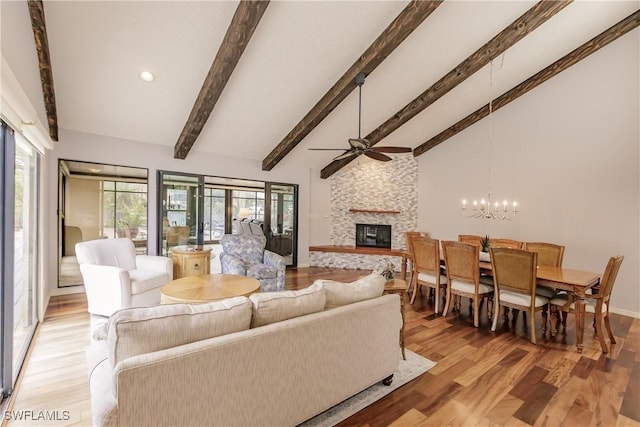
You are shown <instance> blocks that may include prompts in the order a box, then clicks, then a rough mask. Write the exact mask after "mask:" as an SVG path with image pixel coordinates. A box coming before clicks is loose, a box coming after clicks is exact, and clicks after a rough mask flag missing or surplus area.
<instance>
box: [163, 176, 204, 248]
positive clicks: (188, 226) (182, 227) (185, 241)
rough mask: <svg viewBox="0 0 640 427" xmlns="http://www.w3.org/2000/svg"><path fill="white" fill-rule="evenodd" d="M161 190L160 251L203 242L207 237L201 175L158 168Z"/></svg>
mask: <svg viewBox="0 0 640 427" xmlns="http://www.w3.org/2000/svg"><path fill="white" fill-rule="evenodd" d="M158 182H159V183H160V185H159V186H158V188H159V190H160V195H159V196H160V197H158V199H159V200H160V205H159V215H160V220H159V221H158V225H159V228H160V230H159V231H160V232H161V233H160V234H159V235H160V236H162V238H161V239H158V241H159V245H160V248H159V249H160V251H159V253H160V254H162V255H165V256H167V255H169V251H170V249H171V248H172V247H174V246H182V245H202V244H203V241H204V224H203V207H204V198H203V193H204V191H203V189H204V180H203V177H202V176H199V175H190V174H180V173H173V172H171V173H169V172H164V171H158Z"/></svg>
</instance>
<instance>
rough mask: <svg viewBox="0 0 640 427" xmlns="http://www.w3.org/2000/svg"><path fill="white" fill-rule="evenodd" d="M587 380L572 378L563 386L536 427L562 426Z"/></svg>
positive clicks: (536, 423) (540, 417) (541, 415)
mask: <svg viewBox="0 0 640 427" xmlns="http://www.w3.org/2000/svg"><path fill="white" fill-rule="evenodd" d="M584 383H585V380H583V379H582V378H578V377H571V378H569V381H567V382H566V383H564V384H563V385H562V388H560V389H559V391H558V393H556V395H555V396H554V397H553V398H552V399H551V402H549V404H548V405H547V407H546V408H545V410H544V411H543V412H542V414H540V416H539V417H538V419H537V420H536V422H535V424H534V426H535V427H557V426H561V425H562V423H563V421H564V417H565V416H566V414H567V413H568V412H569V411H570V410H571V407H572V406H573V404H574V402H575V400H576V397H577V396H578V393H579V392H580V389H582V387H584Z"/></svg>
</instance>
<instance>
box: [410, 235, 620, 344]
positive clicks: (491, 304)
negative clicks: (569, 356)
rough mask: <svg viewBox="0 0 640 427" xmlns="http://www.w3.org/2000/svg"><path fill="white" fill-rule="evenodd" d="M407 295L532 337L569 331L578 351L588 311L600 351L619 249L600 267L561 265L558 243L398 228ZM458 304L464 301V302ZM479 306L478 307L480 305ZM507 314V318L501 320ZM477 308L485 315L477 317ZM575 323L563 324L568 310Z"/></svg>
mask: <svg viewBox="0 0 640 427" xmlns="http://www.w3.org/2000/svg"><path fill="white" fill-rule="evenodd" d="M406 239H407V248H408V250H407V252H408V255H407V258H408V260H409V261H410V267H409V268H408V272H409V273H410V278H409V280H408V283H409V285H408V290H407V292H408V293H409V298H410V299H409V302H410V304H412V305H413V304H414V303H415V302H416V299H418V298H420V299H422V300H423V301H426V303H428V304H432V307H433V311H434V314H435V315H436V316H443V317H447V316H449V317H450V316H452V315H455V316H459V317H461V318H466V316H467V310H466V309H465V307H463V302H465V303H467V302H468V319H466V322H467V323H470V324H471V325H472V326H473V327H475V328H486V326H485V325H489V328H490V331H491V332H496V330H497V328H498V325H499V323H500V322H501V321H502V322H503V323H502V325H503V328H504V327H505V326H506V327H509V325H511V328H513V329H515V325H516V324H517V323H518V322H519V321H520V319H522V322H523V323H522V328H523V329H524V331H525V334H526V336H527V337H528V339H529V341H530V342H531V343H532V344H538V342H539V341H540V340H539V338H541V335H542V336H543V337H544V341H545V342H548V341H549V340H554V339H555V337H556V336H557V335H558V334H563V335H566V334H571V333H573V331H574V330H575V345H576V351H577V352H578V353H582V352H583V348H584V336H585V329H586V327H585V326H586V325H587V323H586V322H587V318H591V317H592V318H593V329H594V334H595V335H594V340H596V339H597V341H598V342H599V345H600V349H601V351H602V353H610V352H611V346H612V345H614V344H615V343H616V340H615V337H614V334H613V332H612V328H611V324H610V319H609V304H610V298H611V293H612V290H613V286H614V284H615V281H616V278H617V275H618V271H619V270H620V267H621V265H622V262H623V260H624V256H622V255H614V256H611V257H610V258H609V259H608V260H603V263H604V264H605V267H604V269H603V270H602V271H601V272H598V271H597V270H596V269H593V270H595V271H587V270H583V269H582V268H571V267H569V266H565V265H564V264H563V261H564V254H565V247H564V246H563V245H561V244H557V243H552V242H536V241H520V240H514V239H509V238H490V237H489V236H480V235H470V234H459V235H458V238H457V240H455V241H454V240H438V239H434V238H432V237H430V236H429V235H428V233H425V232H418V231H411V232H407V233H406ZM465 305H466V304H465ZM484 306H486V311H485V310H484V308H483V307H484ZM509 314H510V315H511V320H509ZM481 315H486V321H485V319H482V318H481ZM570 315H571V316H573V317H574V319H573V320H574V322H575V328H568V327H567V319H568V317H569V316H570Z"/></svg>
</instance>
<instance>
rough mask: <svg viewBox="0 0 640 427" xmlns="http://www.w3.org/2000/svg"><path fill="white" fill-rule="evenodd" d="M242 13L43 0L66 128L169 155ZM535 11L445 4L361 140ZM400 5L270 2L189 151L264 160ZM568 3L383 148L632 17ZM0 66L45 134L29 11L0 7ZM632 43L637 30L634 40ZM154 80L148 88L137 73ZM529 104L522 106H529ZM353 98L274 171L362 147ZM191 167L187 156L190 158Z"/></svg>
mask: <svg viewBox="0 0 640 427" xmlns="http://www.w3.org/2000/svg"><path fill="white" fill-rule="evenodd" d="M237 4H238V2H237V1H195V2H189V1H139V2H127V1H105V2H99V1H45V15H46V23H47V31H48V38H49V44H50V53H51V61H52V68H53V76H54V82H55V92H56V100H57V110H58V123H59V127H60V128H62V129H69V130H75V131H81V132H86V133H90V134H97V135H104V136H111V137H117V138H124V139H130V140H136V141H142V142H148V143H154V144H161V145H166V146H173V145H175V143H176V141H177V139H178V136H179V135H180V132H181V131H182V128H183V126H184V124H185V122H186V120H187V117H188V116H189V113H190V111H191V108H192V106H193V103H194V101H195V99H196V96H197V94H198V92H199V90H200V88H201V86H202V83H203V81H204V78H205V76H206V74H207V72H208V70H209V67H210V66H211V63H212V61H213V58H214V57H215V54H216V52H217V49H218V47H219V45H220V43H221V41H222V38H223V37H224V34H225V31H226V29H227V27H228V25H229V22H230V21H231V18H232V16H233V13H234V12H235V9H236V7H237ZM533 4H535V2H533V1H493V2H486V1H455V0H446V1H445V2H444V3H443V4H442V5H441V6H440V7H439V8H438V9H437V10H436V11H435V12H434V13H433V14H432V15H431V16H430V17H428V18H427V19H426V20H425V21H424V22H423V23H422V25H421V26H420V27H418V28H417V29H416V30H415V31H414V32H413V33H412V34H411V35H410V36H409V37H408V38H407V39H406V40H405V41H404V43H403V44H401V45H400V46H399V47H398V48H397V49H396V50H395V51H394V52H393V53H392V54H391V55H390V56H389V57H388V58H387V59H386V60H385V61H384V62H383V63H382V64H381V65H380V66H379V67H378V68H377V69H376V70H375V71H374V72H373V73H372V74H371V75H369V76H368V77H367V81H366V83H365V85H364V86H363V124H362V131H363V135H366V134H367V133H369V132H370V131H371V130H373V129H374V128H376V127H377V126H379V125H380V124H382V123H383V122H384V121H385V120H386V119H388V118H389V117H391V116H392V115H393V114H394V113H396V112H397V111H398V110H399V109H401V108H402V107H403V106H404V105H406V104H407V103H408V102H410V101H412V100H413V99H414V98H415V97H416V96H417V95H419V94H420V93H421V92H423V91H424V90H425V89H427V88H428V87H429V86H430V85H431V84H433V83H434V82H435V81H437V80H438V79H439V78H441V77H442V76H443V75H444V74H446V73H447V72H448V71H449V70H451V69H452V68H453V67H455V66H456V65H457V64H459V63H460V62H462V61H463V60H464V59H465V58H466V57H467V56H468V55H470V54H471V53H473V52H474V51H475V50H476V49H478V48H479V47H480V46H482V45H483V44H484V43H486V42H487V41H488V40H489V39H490V38H492V37H493V36H494V35H496V34H497V33H499V32H500V31H501V30H502V29H504V28H505V27H506V26H507V25H508V24H509V23H511V22H512V21H514V20H515V19H516V18H517V17H519V16H520V15H521V14H523V13H524V12H526V11H527V10H528V9H529V8H530V7H531V6H532V5H533ZM405 5H406V2H405V1H366V0H365V1H350V2H347V1H272V2H271V4H270V5H269V6H268V8H267V10H266V13H265V14H264V16H263V18H262V20H261V21H260V24H259V25H258V28H257V29H256V31H255V33H254V35H253V37H252V39H251V41H250V43H249V45H248V47H247V49H246V50H245V52H244V55H243V57H242V58H241V60H240V62H239V63H238V66H237V67H236V70H235V72H234V73H233V75H232V76H231V79H230V80H229V82H228V84H227V86H226V88H225V89H224V91H223V93H222V96H221V97H220V99H219V101H218V103H217V105H216V107H215V109H214V111H213V113H212V115H211V117H210V118H209V121H208V122H207V124H206V126H205V127H204V129H203V131H202V133H201V135H200V137H199V138H198V140H197V141H196V143H195V145H194V147H193V149H192V151H191V153H190V156H193V155H194V153H195V152H197V151H202V152H209V153H222V154H225V155H228V156H235V157H241V158H249V159H255V160H262V159H263V158H264V157H265V156H266V155H267V154H268V153H269V152H270V151H271V150H272V149H273V148H274V147H275V146H276V144H277V143H279V142H280V141H281V140H282V138H283V137H284V136H285V135H286V134H287V133H288V132H289V131H290V130H291V129H292V128H293V126H294V125H296V124H297V123H298V121H299V120H300V119H301V118H302V117H303V116H304V115H305V114H306V113H307V112H308V111H309V110H310V109H311V107H313V105H314V104H315V103H316V102H317V101H318V100H319V99H320V98H321V97H322V96H323V95H324V94H325V92H326V91H327V90H328V89H329V88H330V87H331V86H332V85H333V84H334V83H335V82H336V81H337V79H338V78H339V77H340V76H341V75H342V74H343V73H344V72H345V71H346V70H347V69H348V68H349V67H350V66H351V65H352V64H353V63H354V62H355V60H356V59H357V58H358V57H359V56H360V55H361V54H362V53H363V52H364V51H365V50H366V48H367V47H368V46H369V45H370V44H371V42H372V41H373V40H374V39H375V38H376V37H377V36H378V35H379V34H380V33H381V32H382V31H383V30H384V29H385V27H386V26H387V25H388V24H389V23H390V22H391V21H392V20H393V19H394V18H395V17H396V16H397V15H398V14H399V13H400V11H401V10H402V9H403V8H404V7H405ZM638 6H639V2H638V1H620V2H616V1H575V2H574V3H572V4H571V5H569V6H568V7H566V8H565V9H564V10H562V11H561V12H560V13H558V14H557V15H556V16H555V17H553V18H552V19H551V20H550V21H548V22H547V23H545V24H543V25H542V26H541V27H540V28H538V29H537V30H535V31H534V32H533V33H532V34H530V35H528V36H527V37H525V38H524V39H523V40H522V41H520V42H519V43H517V44H516V45H515V46H513V47H512V48H511V49H509V50H508V51H507V52H506V54H505V55H504V56H503V57H500V58H498V59H497V60H496V61H494V65H493V83H492V85H491V86H490V84H489V66H486V67H484V68H483V69H482V70H480V71H479V72H478V73H476V75H474V76H472V77H471V78H469V79H468V80H467V81H465V82H464V83H463V84H461V85H459V86H458V87H457V88H456V89H454V90H452V91H451V92H450V93H449V94H447V95H446V96H444V97H443V98H441V99H440V100H439V101H437V102H436V103H435V104H433V105H432V106H431V107H429V108H427V109H426V110H425V111H423V112H422V113H420V114H419V115H418V116H416V117H415V118H414V119H412V120H411V121H409V122H408V123H407V124H406V125H404V126H403V127H402V128H400V129H399V130H397V131H396V132H394V133H392V134H391V135H390V136H389V137H387V138H386V139H385V140H384V141H383V142H382V143H381V145H401V146H408V147H412V148H415V147H416V146H417V145H419V144H421V143H423V142H425V141H426V140H428V139H429V138H431V137H432V136H434V135H436V134H437V133H439V132H441V131H442V130H444V129H446V128H448V127H449V126H451V125H452V124H454V123H455V122H456V121H458V120H460V119H461V118H463V117H464V116H466V115H467V114H469V113H470V112H472V111H474V110H476V109H477V108H479V107H480V106H482V105H483V104H485V103H487V101H488V100H489V97H490V96H491V97H494V98H495V97H496V96H498V95H500V94H502V93H503V92H505V91H506V90H508V89H510V88H511V87H513V86H515V85H516V84H518V83H520V82H521V81H523V80H525V79H527V78H528V77H530V76H531V75H532V74H534V73H536V72H537V71H539V70H541V69H542V68H544V67H546V66H547V65H549V64H551V63H552V62H554V61H555V60H557V59H559V58H560V57H562V56H563V55H565V54H567V53H568V52H570V51H571V50H573V49H575V48H576V47H578V46H579V45H581V44H582V43H584V42H586V41H587V40H589V39H590V38H592V37H594V36H596V35H597V34H599V33H600V32H602V31H604V30H606V29H607V28H609V27H610V26H612V25H614V24H615V23H616V22H618V21H619V20H621V19H623V18H624V17H626V16H628V15H629V14H631V13H633V12H634V11H635V10H637V9H638ZM0 13H1V15H2V16H1V19H2V33H1V36H2V55H3V57H4V58H5V59H6V60H7V62H8V63H9V64H10V66H11V68H12V70H13V72H14V74H15V75H16V76H18V79H19V80H20V83H21V84H22V85H23V87H24V89H25V92H26V93H27V95H28V96H29V98H30V100H31V102H32V103H33V104H34V105H35V106H36V107H37V108H38V110H39V113H40V118H41V120H42V121H43V123H46V114H45V110H44V104H43V101H42V92H41V88H40V80H39V74H38V63H37V57H36V54H35V46H34V42H33V33H32V31H31V25H30V21H29V14H28V9H27V5H26V2H23V1H0ZM636 31H637V30H636ZM142 70H150V71H152V72H153V73H154V74H155V75H156V80H155V81H154V82H152V83H145V82H143V81H142V80H141V79H140V78H139V77H138V74H139V73H140V71H142ZM525 96H526V95H525ZM357 118H358V112H357V91H354V92H352V93H351V94H350V95H349V96H348V97H347V99H346V100H345V101H344V102H343V103H342V104H341V105H339V106H338V107H337V108H336V109H335V110H334V111H333V112H332V113H331V114H330V115H329V116H328V117H327V118H326V119H325V120H324V121H323V122H322V123H321V124H320V125H319V126H318V127H317V128H316V129H315V130H314V131H313V132H312V133H311V134H310V135H309V136H307V137H306V138H305V139H304V140H303V141H302V143H301V144H300V145H298V147H297V148H295V149H294V150H293V151H292V152H291V153H290V154H289V155H288V156H287V157H286V158H285V159H284V160H283V161H282V162H281V163H280V164H279V165H278V166H276V168H279V167H286V166H287V164H297V165H299V164H306V165H309V167H313V168H322V167H324V166H326V165H327V164H328V163H329V162H330V161H331V159H332V157H333V156H335V155H337V154H339V152H335V153H333V152H317V151H315V152H310V151H308V150H307V148H310V147H314V148H332V147H335V148H343V147H347V139H348V138H349V137H354V136H356V135H357V132H358V128H357ZM187 158H188V157H187Z"/></svg>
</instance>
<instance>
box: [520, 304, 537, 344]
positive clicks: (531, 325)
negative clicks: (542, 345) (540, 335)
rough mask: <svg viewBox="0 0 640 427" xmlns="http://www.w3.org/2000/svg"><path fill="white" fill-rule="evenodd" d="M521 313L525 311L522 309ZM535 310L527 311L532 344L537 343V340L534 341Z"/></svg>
mask: <svg viewBox="0 0 640 427" xmlns="http://www.w3.org/2000/svg"><path fill="white" fill-rule="evenodd" d="M522 313H526V312H525V311H523V312H522ZM535 314H536V313H535V311H532V312H531V313H529V330H530V335H531V343H532V344H538V342H537V341H536V316H535Z"/></svg>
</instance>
